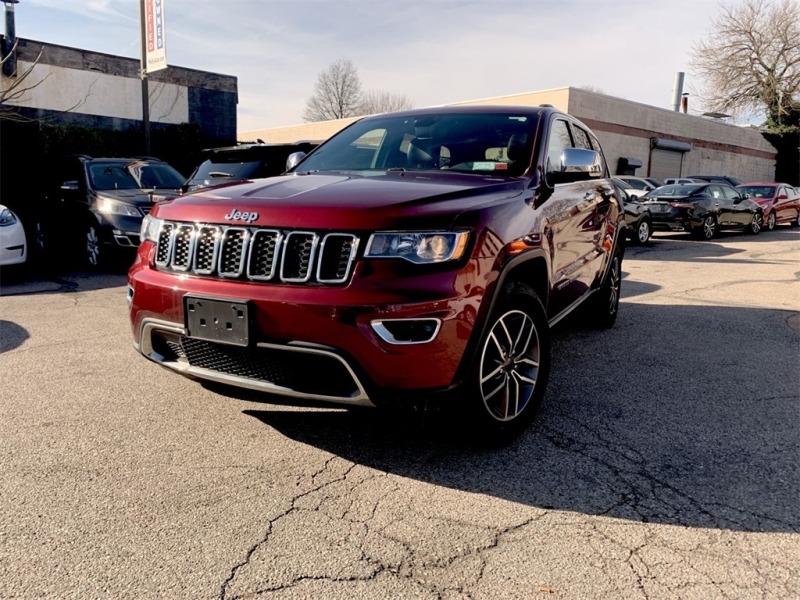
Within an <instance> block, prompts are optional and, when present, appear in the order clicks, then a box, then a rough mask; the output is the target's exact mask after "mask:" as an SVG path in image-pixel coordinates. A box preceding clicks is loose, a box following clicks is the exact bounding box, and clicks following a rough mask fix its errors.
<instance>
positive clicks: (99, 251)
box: [83, 222, 106, 269]
mask: <svg viewBox="0 0 800 600" xmlns="http://www.w3.org/2000/svg"><path fill="white" fill-rule="evenodd" d="M83 244H84V246H83V247H84V253H83V255H84V258H85V260H86V263H87V264H88V266H89V268H91V269H99V268H101V267H102V266H104V264H105V262H106V256H105V254H106V252H105V249H104V248H103V243H102V241H101V240H100V229H99V228H98V226H97V224H96V223H92V222H89V223H87V224H86V229H85V230H84V238H83Z"/></svg>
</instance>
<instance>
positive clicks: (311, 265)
mask: <svg viewBox="0 0 800 600" xmlns="http://www.w3.org/2000/svg"><path fill="white" fill-rule="evenodd" d="M293 235H310V236H311V255H310V256H309V257H308V272H307V273H306V276H305V277H284V276H283V266H284V262H285V260H286V249H287V248H288V247H289V240H291V239H292V236H293ZM318 244H319V235H317V234H316V233H314V232H313V231H292V232H291V233H289V234H288V235H287V236H286V238H285V240H284V242H283V249H282V251H281V271H280V279H281V281H283V282H284V283H306V282H307V281H308V280H309V279H311V275H313V273H314V258H315V256H316V252H317V245H318Z"/></svg>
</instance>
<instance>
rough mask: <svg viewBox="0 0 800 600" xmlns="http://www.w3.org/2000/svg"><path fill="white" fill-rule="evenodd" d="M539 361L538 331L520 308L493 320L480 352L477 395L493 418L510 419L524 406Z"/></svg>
mask: <svg viewBox="0 0 800 600" xmlns="http://www.w3.org/2000/svg"><path fill="white" fill-rule="evenodd" d="M539 363H540V344H539V334H538V332H537V331H536V326H535V325H534V322H533V320H532V319H531V317H530V316H529V315H528V314H527V313H525V312H523V311H521V310H509V311H508V312H506V313H505V314H503V315H502V316H501V317H500V318H498V319H497V320H496V321H495V322H494V325H493V326H492V329H491V331H490V332H489V336H488V337H487V338H486V342H485V343H484V345H483V352H482V354H481V363H480V390H481V397H482V399H483V404H484V406H485V407H486V410H487V411H488V412H489V414H490V415H491V416H492V417H493V418H494V419H497V420H498V421H511V420H513V419H514V418H515V417H517V416H519V414H520V413H522V411H523V410H525V407H526V406H527V405H528V403H529V402H530V399H531V398H532V396H533V391H534V388H535V387H536V380H537V377H538V375H539Z"/></svg>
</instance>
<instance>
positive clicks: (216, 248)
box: [192, 225, 222, 275]
mask: <svg viewBox="0 0 800 600" xmlns="http://www.w3.org/2000/svg"><path fill="white" fill-rule="evenodd" d="M204 229H214V230H215V231H216V235H215V236H214V246H213V248H212V250H211V260H210V261H209V262H210V263H211V268H210V269H198V268H197V250H198V249H199V248H200V239H201V237H202V233H203V230H204ZM221 233H222V228H221V227H220V226H219V225H200V226H199V227H198V228H197V243H196V244H195V249H194V250H195V253H194V254H193V255H192V271H194V272H195V273H197V274H198V275H211V274H212V273H213V272H214V269H215V268H216V266H217V257H218V256H219V254H218V253H219V242H220V236H221Z"/></svg>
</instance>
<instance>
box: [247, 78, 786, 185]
mask: <svg viewBox="0 0 800 600" xmlns="http://www.w3.org/2000/svg"><path fill="white" fill-rule="evenodd" d="M473 104H475V105H480V104H501V105H509V106H538V105H539V104H552V105H553V106H555V107H556V108H558V109H560V110H563V111H564V112H567V113H569V114H571V115H573V116H575V117H577V118H578V119H580V120H581V121H583V122H584V123H586V124H587V125H588V126H589V127H590V128H591V129H592V130H593V131H594V132H595V134H596V135H597V137H598V138H599V140H600V143H601V144H602V145H603V151H604V153H605V156H606V160H607V161H608V164H609V167H610V168H611V170H612V172H614V173H616V172H618V170H619V168H620V167H621V166H624V161H623V162H622V165H621V164H620V159H629V162H633V161H640V162H641V167H639V168H637V169H636V171H635V174H636V175H645V176H648V175H649V176H652V177H656V178H659V179H662V178H664V177H674V176H679V175H684V176H685V175H729V176H733V177H738V178H739V179H742V180H743V181H772V180H774V177H775V160H776V155H777V152H776V150H775V148H774V147H773V146H772V145H771V144H770V143H769V142H767V141H766V140H765V139H764V137H763V136H762V135H761V133H759V132H758V131H757V130H755V129H752V128H747V127H739V126H737V125H731V124H729V123H724V122H721V121H718V120H714V119H707V118H704V117H697V116H694V115H687V114H683V113H678V112H674V111H671V110H667V109H663V108H657V107H654V106H649V105H646V104H641V103H638V102H631V101H630V100H624V99H622V98H615V97H613V96H607V95H605V94H597V93H595V92H589V91H586V90H581V89H577V88H572V87H565V88H559V89H554V90H545V91H541V92H530V93H525V94H514V95H511V96H501V97H495V98H484V99H481V100H470V101H466V102H456V103H454V104H451V105H449V106H466V105H473ZM355 120H357V119H355V118H353V119H340V120H337V121H322V122H319V123H306V124H303V125H294V126H291V127H278V128H274V129H263V130H259V131H243V132H240V133H239V134H238V139H239V140H241V141H254V140H256V139H260V140H263V141H264V142H267V143H270V142H294V141H297V140H325V139H327V138H329V137H330V136H331V135H333V134H334V133H336V132H338V131H340V130H341V129H343V128H344V127H346V126H347V125H349V124H350V123H352V122H353V121H355Z"/></svg>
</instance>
